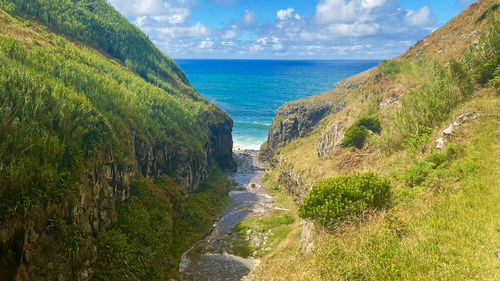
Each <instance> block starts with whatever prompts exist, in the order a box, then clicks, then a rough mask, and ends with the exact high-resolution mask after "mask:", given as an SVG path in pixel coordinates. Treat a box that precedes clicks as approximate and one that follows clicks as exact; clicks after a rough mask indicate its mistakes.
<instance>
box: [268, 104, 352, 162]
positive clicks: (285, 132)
mask: <svg viewBox="0 0 500 281" xmlns="http://www.w3.org/2000/svg"><path fill="white" fill-rule="evenodd" d="M343 106H345V105H341V106H340V107H342V108H343ZM332 109H333V105H332V103H330V102H327V103H318V104H315V103H314V102H311V101H308V100H305V101H298V102H291V103H286V104H285V105H283V106H282V107H280V108H279V109H278V110H277V111H276V117H275V118H274V120H273V123H272V125H271V128H270V129H269V136H268V140H267V149H266V150H267V151H266V153H273V152H274V151H276V150H278V149H280V148H281V147H283V146H284V145H286V144H288V143H290V142H291V141H292V140H294V139H296V138H300V137H303V136H305V135H306V134H307V133H309V132H311V131H312V129H313V128H314V126H315V125H316V124H318V122H319V121H321V119H323V118H324V117H325V116H326V115H327V114H329V113H330V112H332ZM339 110H340V109H339ZM261 155H262V154H261Z"/></svg>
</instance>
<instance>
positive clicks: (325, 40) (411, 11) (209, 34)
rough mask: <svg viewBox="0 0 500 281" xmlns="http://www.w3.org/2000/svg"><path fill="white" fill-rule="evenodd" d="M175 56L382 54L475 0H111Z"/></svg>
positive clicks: (395, 52) (350, 56) (334, 56)
mask: <svg viewBox="0 0 500 281" xmlns="http://www.w3.org/2000/svg"><path fill="white" fill-rule="evenodd" d="M108 2H109V3H110V4H111V5H113V6H114V7H115V8H116V9H117V10H118V11H119V12H120V13H122V14H123V15H124V16H125V17H127V18H128V19H129V20H130V21H131V22H132V23H134V24H135V25H136V26H138V27H139V28H140V29H141V30H143V31H144V32H145V33H146V34H147V35H148V36H149V37H150V38H151V40H152V41H153V42H154V43H155V44H156V45H157V46H158V47H159V48H160V49H161V50H162V51H164V52H165V53H166V54H167V55H169V56H171V57H173V58H227V59H235V58H244V59H382V58H390V57H394V56H397V55H398V54H400V53H401V52H403V51H404V50H406V49H407V48H408V47H410V46H411V45H412V44H413V43H415V42H416V41H417V40H419V39H422V38H423V37H425V36H426V35H427V34H429V33H430V32H432V31H433V30H435V29H436V28H438V27H439V26H441V25H443V24H445V23H446V22H448V21H449V20H450V19H451V18H452V17H454V16H456V15H457V14H458V13H460V11H461V10H463V9H464V8H465V7H467V6H468V5H469V4H471V3H472V2H474V1H473V0H420V1H417V0H108Z"/></svg>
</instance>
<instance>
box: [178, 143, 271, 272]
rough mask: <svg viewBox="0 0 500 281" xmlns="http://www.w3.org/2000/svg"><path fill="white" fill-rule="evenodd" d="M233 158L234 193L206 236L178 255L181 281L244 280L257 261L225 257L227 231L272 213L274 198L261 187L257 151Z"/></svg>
mask: <svg viewBox="0 0 500 281" xmlns="http://www.w3.org/2000/svg"><path fill="white" fill-rule="evenodd" d="M234 156H235V159H236V161H237V162H238V170H237V171H236V172H235V173H234V174H233V179H234V180H235V181H236V183H238V189H237V190H233V191H231V192H230V193H229V196H230V203H229V205H228V207H227V208H226V210H225V211H224V213H223V215H222V216H221V217H220V219H219V220H218V221H216V222H215V223H214V225H213V228H212V230H211V232H210V234H209V235H208V236H207V237H205V238H204V239H202V240H200V241H198V242H197V243H195V245H193V247H191V249H189V250H188V251H186V252H184V253H183V255H182V259H181V262H180V264H179V270H180V272H181V278H182V280H183V281H212V280H213V281H219V280H220V281H223V280H224V281H233V280H234V281H236V280H240V279H241V278H242V277H244V276H246V275H247V274H248V273H250V271H252V269H253V268H254V267H255V266H256V265H257V264H258V262H259V260H256V259H251V258H247V259H245V258H242V257H238V256H235V255H232V254H228V253H227V251H226V250H227V249H228V248H231V247H232V245H231V244H229V245H228V243H230V242H227V241H230V239H228V238H230V237H232V236H235V235H236V233H234V232H233V231H232V230H231V229H232V228H233V227H234V226H235V225H236V224H237V223H238V222H240V221H242V220H244V219H245V218H246V217H248V216H253V217H256V218H261V217H263V216H266V215H268V214H269V213H271V212H272V211H273V201H274V198H273V197H271V196H270V195H269V193H268V192H267V190H266V189H265V188H263V187H262V185H261V180H262V177H263V175H264V169H263V167H262V164H261V163H260V162H259V160H258V151H257V150H237V151H234Z"/></svg>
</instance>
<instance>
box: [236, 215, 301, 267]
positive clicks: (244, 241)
mask: <svg viewBox="0 0 500 281" xmlns="http://www.w3.org/2000/svg"><path fill="white" fill-rule="evenodd" d="M294 221H295V218H294V217H293V216H292V215H291V214H290V213H288V212H284V211H276V213H275V214H274V215H273V216H271V217H267V218H262V219H257V218H249V219H245V220H244V221H242V222H239V223H238V224H236V225H235V226H234V227H233V229H232V231H234V232H235V233H237V238H236V239H235V240H234V241H232V244H233V247H232V249H231V250H232V252H233V253H234V254H235V255H238V256H241V257H245V258H246V257H249V256H254V257H263V256H264V255H265V254H267V253H268V252H270V251H273V250H275V249H276V248H277V247H278V245H279V244H280V243H281V241H283V239H285V238H286V237H287V235H288V234H289V233H290V231H291V230H292V228H291V224H293V223H294ZM252 237H256V238H258V239H257V241H259V243H258V244H256V243H254V242H253V240H252Z"/></svg>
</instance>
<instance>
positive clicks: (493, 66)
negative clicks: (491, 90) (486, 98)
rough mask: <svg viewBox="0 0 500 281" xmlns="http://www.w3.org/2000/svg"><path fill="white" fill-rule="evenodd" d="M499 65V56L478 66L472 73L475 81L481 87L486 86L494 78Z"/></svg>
mask: <svg viewBox="0 0 500 281" xmlns="http://www.w3.org/2000/svg"><path fill="white" fill-rule="evenodd" d="M499 65H500V55H497V56H494V57H492V58H490V59H489V60H487V61H486V62H484V63H482V64H480V65H478V66H477V67H476V69H475V70H474V72H475V73H476V77H475V78H476V81H477V83H479V84H480V85H481V86H484V85H486V83H488V82H489V81H490V80H491V79H493V78H495V76H494V75H495V71H496V70H497V68H498V66H499Z"/></svg>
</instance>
